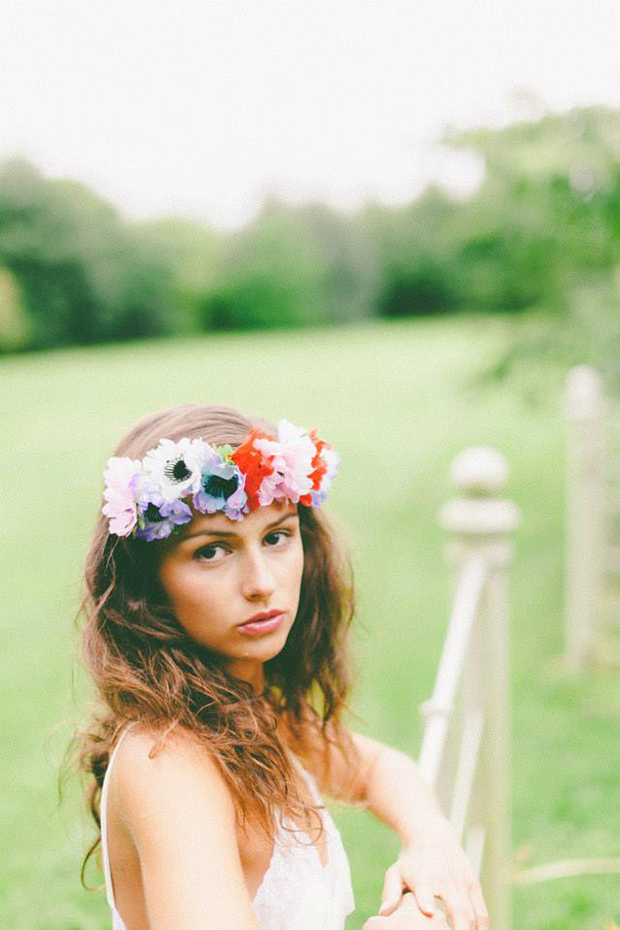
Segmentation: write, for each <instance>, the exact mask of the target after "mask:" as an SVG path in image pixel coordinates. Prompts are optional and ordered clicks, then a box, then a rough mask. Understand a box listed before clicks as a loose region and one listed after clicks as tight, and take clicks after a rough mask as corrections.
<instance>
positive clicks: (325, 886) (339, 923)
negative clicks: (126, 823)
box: [101, 724, 355, 930]
mask: <svg viewBox="0 0 620 930" xmlns="http://www.w3.org/2000/svg"><path fill="white" fill-rule="evenodd" d="M131 726H133V724H129V726H128V727H126V728H125V730H124V731H123V733H122V734H121V736H120V738H119V740H118V742H117V744H116V746H115V747H114V751H113V752H112V755H111V757H110V762H109V765H108V768H107V771H106V773H105V778H104V780H103V788H102V792H101V856H102V861H103V873H104V877H105V887H106V897H107V899H108V903H109V905H110V908H111V910H112V926H113V930H127V928H126V926H125V924H124V923H123V919H122V917H121V915H120V914H119V912H118V911H117V909H116V905H115V903H114V891H113V889H112V876H111V874H110V862H109V859H108V848H107V817H106V811H107V798H108V784H109V775H110V771H111V769H112V765H113V763H114V757H115V756H116V753H117V752H118V748H119V746H120V744H121V740H122V739H123V737H124V735H125V733H126V732H127V730H128V729H130V727H131ZM290 755H291V759H292V760H293V762H294V764H295V765H296V766H297V768H298V770H299V771H300V773H301V774H302V776H303V777H304V778H305V780H306V783H307V785H308V789H309V791H310V793H311V795H312V797H313V800H314V802H315V803H317V804H322V801H321V797H320V794H319V790H318V788H317V785H316V782H315V780H314V778H313V777H312V775H311V774H310V772H308V771H306V769H305V768H304V767H303V766H302V764H301V762H300V761H299V759H298V758H297V757H296V756H294V755H293V754H292V753H290ZM322 813H323V822H324V824H325V836H326V844H327V865H325V866H323V864H322V863H321V859H320V856H319V852H318V850H317V848H316V846H314V845H310V838H309V837H308V834H307V833H304V832H302V831H299V830H297V833H296V834H293V833H288V832H287V831H286V830H284V829H282V828H281V827H278V831H277V834H276V837H275V843H274V848H273V854H272V857H271V861H270V863H269V867H268V869H267V871H266V873H265V876H264V878H263V880H262V882H261V885H260V887H259V889H258V891H257V892H256V894H255V895H254V897H253V898H252V907H253V908H254V913H255V914H256V916H257V918H258V921H259V923H260V926H261V930H344V925H345V917H346V916H347V914H350V913H351V912H352V911H353V910H354V909H355V900H354V897H353V888H352V886H351V872H350V869H349V860H348V859H347V854H346V852H345V850H344V847H343V845H342V840H341V838H340V833H339V832H338V828H337V827H336V824H335V823H334V821H333V818H332V817H331V815H330V813H329V811H328V810H327V809H326V808H324V809H323V811H322ZM284 825H285V826H288V827H295V825H294V823H293V822H292V821H291V820H289V819H287V818H284ZM297 836H299V837H300V839H301V842H297V839H296V837H297Z"/></svg>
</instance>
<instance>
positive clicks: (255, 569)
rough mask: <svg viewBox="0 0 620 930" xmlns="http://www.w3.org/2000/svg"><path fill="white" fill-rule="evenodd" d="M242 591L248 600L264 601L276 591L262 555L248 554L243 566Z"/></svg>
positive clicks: (266, 562) (271, 575)
mask: <svg viewBox="0 0 620 930" xmlns="http://www.w3.org/2000/svg"><path fill="white" fill-rule="evenodd" d="M242 571H243V578H242V590H243V596H244V597H246V598H247V599H248V600H265V601H267V600H268V598H270V597H271V595H272V594H273V592H274V591H275V589H276V582H275V579H274V577H273V574H272V572H271V570H270V568H269V565H268V560H267V558H266V557H265V556H264V555H263V554H258V553H249V554H248V557H247V559H246V560H245V564H244V566H243V569H242Z"/></svg>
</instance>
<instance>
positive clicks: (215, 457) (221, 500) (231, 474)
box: [194, 450, 247, 520]
mask: <svg viewBox="0 0 620 930" xmlns="http://www.w3.org/2000/svg"><path fill="white" fill-rule="evenodd" d="M246 504H247V495H246V493H245V476H244V475H243V473H242V472H241V471H240V470H239V468H238V467H237V465H235V463H234V462H231V461H228V460H226V459H223V458H222V456H221V455H220V453H219V452H216V451H215V450H209V451H208V453H207V454H206V455H205V457H204V460H203V463H202V476H201V479H200V490H199V491H198V492H197V493H196V494H194V507H195V508H196V510H199V511H200V513H217V512H218V511H219V510H221V511H223V512H224V513H225V514H226V516H227V517H228V518H229V519H230V520H240V519H241V518H242V516H243V514H244V512H246Z"/></svg>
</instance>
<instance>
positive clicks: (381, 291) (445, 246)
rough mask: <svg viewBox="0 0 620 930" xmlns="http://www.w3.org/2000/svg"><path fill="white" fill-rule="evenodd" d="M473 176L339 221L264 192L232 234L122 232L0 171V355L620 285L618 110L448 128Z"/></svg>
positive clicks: (612, 290)
mask: <svg viewBox="0 0 620 930" xmlns="http://www.w3.org/2000/svg"><path fill="white" fill-rule="evenodd" d="M443 143H444V144H445V145H449V146H452V147H454V148H455V149H462V150H466V151H471V152H474V153H476V154H477V155H478V156H479V158H481V159H483V161H484V165H485V173H484V178H483V181H482V183H481V185H480V187H479V188H478V190H477V191H476V193H475V194H473V195H472V196H470V197H468V198H466V199H455V198H453V197H450V196H449V195H448V194H447V193H446V192H445V191H443V190H442V189H441V188H440V187H437V186H429V187H427V189H426V190H425V191H424V192H423V194H422V195H421V196H420V197H418V198H417V199H416V200H414V201H413V202H411V203H409V204H407V205H406V206H403V207H400V208H390V207H387V206H383V205H380V204H377V203H367V204H366V205H365V206H364V207H363V208H362V209H360V210H359V211H358V212H357V213H356V214H355V215H353V216H351V215H347V216H344V215H342V214H340V213H338V212H336V211H335V210H333V209H330V208H329V207H328V206H326V205H325V204H322V203H308V204H304V205H302V206H292V205H287V204H284V203H282V202H280V201H278V200H277V199H276V198H274V197H269V198H267V199H266V200H265V202H264V204H263V207H262V209H261V211H260V213H259V214H258V215H257V217H256V218H255V219H254V220H253V221H252V222H251V223H249V224H248V225H247V226H245V227H244V228H243V229H240V230H238V231H235V232H234V233H230V234H222V233H216V232H215V231H213V230H211V229H209V228H207V227H206V226H205V225H202V224H200V223H197V222H194V221H190V220H187V219H183V218H175V217H173V218H169V219H159V220H151V221H146V222H130V221H129V220H127V219H126V218H124V217H123V216H122V215H121V214H120V213H119V212H118V211H117V210H116V209H115V208H114V207H113V206H112V205H111V204H109V203H108V202H106V201H105V200H103V199H102V198H101V197H99V196H98V195H97V194H95V193H94V192H93V191H92V190H90V189H89V188H88V187H87V186H85V185H84V184H81V183H78V182H76V181H71V180H64V179H63V180H59V179H50V178H45V177H44V176H43V175H42V174H41V172H40V171H38V170H37V168H36V167H35V166H33V165H32V164H30V163H29V162H28V161H26V160H23V159H12V160H10V161H7V162H5V163H4V164H3V165H2V166H0V351H3V352H9V351H19V350H27V349H45V348H52V347H57V346H68V345H76V344H82V345H83V344H89V343H96V342H106V341H117V340H129V339H138V338H142V337H149V336H160V335H167V334H189V333H197V332H209V331H216V330H234V329H250V328H273V327H299V326H318V325H328V324H333V323H339V324H343V323H347V322H350V321H354V320H359V319H363V318H368V317H373V316H374V317H392V318H393V317H407V316H415V315H428V314H445V313H455V312H468V311H480V310H482V311H491V312H497V313H518V312H522V311H524V310H529V309H532V308H535V309H539V310H542V311H544V312H548V313H550V314H553V315H555V316H562V315H564V316H565V315H566V314H567V313H570V312H571V308H573V310H574V308H575V306H577V305H578V303H579V295H580V294H583V292H584V288H585V289H588V288H589V289H590V292H591V291H592V289H594V290H595V291H596V293H597V294H599V295H603V296H602V298H601V299H602V300H603V301H605V300H606V299H607V298H609V300H610V301H612V300H614V299H617V295H618V292H619V290H620V112H618V111H614V110H610V109H608V108H603V107H590V108H579V109H574V110H572V111H570V112H568V113H564V114H550V113H549V114H546V115H544V116H543V117H541V118H540V119H537V120H532V121H529V122H520V123H515V124H512V125H509V126H506V127H504V128H500V129H488V128H487V129H478V130H472V131H468V132H461V133H458V134H456V133H446V135H445V137H444V139H443Z"/></svg>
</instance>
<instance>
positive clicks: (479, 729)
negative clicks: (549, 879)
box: [420, 447, 519, 930]
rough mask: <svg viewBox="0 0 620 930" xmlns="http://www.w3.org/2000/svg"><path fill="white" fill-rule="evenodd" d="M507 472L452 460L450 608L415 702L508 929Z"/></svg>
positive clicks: (494, 456)
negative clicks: (426, 685) (438, 651)
mask: <svg viewBox="0 0 620 930" xmlns="http://www.w3.org/2000/svg"><path fill="white" fill-rule="evenodd" d="M506 477H507V465H506V462H505V459H504V458H503V456H502V455H501V454H500V453H499V452H497V451H495V450H494V449H489V448H485V447H482V448H476V449H467V450H465V451H464V452H462V453H461V454H460V455H459V456H458V457H457V458H456V459H455V461H454V463H453V465H452V480H453V482H454V484H455V485H456V487H457V489H458V491H459V496H458V497H456V498H454V499H453V500H451V501H449V502H448V504H447V505H446V506H445V507H444V509H443V510H442V512H441V517H440V519H441V524H442V526H443V528H444V529H445V530H447V532H448V533H449V534H450V541H449V544H448V547H447V558H448V560H449V561H450V563H451V565H452V568H453V607H452V611H451V615H450V620H449V625H448V632H447V635H446V639H445V642H444V647H443V651H442V655H441V660H440V663H439V669H438V673H437V678H436V681H435V687H434V690H433V696H432V698H431V700H430V701H427V702H426V703H425V704H423V705H422V708H421V710H422V713H423V715H424V717H425V727H424V736H423V741H422V749H421V753H420V768H421V771H422V773H423V775H424V776H425V778H426V779H427V781H428V782H429V783H430V784H431V785H432V786H433V787H434V788H435V790H436V791H437V793H438V795H439V798H440V801H441V802H442V805H443V807H444V810H445V812H446V813H447V814H448V815H449V817H450V819H451V820H452V822H453V824H454V825H455V826H456V828H457V830H458V833H459V836H460V837H461V840H462V842H463V843H464V845H465V848H466V849H467V851H468V853H469V855H470V857H471V859H472V861H473V862H474V864H475V865H476V867H477V868H478V870H479V872H480V874H481V883H482V887H483V889H484V893H485V898H486V901H487V904H488V907H489V913H490V921H491V926H492V927H493V928H494V930H510V928H511V905H510V900H511V891H510V888H511V883H512V874H511V869H512V856H511V839H510V811H509V804H510V800H509V785H510V721H509V677H510V671H509V636H508V611H507V604H506V574H507V569H508V567H509V564H510V561H511V557H512V546H511V542H510V535H511V533H512V531H513V530H514V528H515V527H516V525H517V523H518V519H519V517H518V511H517V508H516V507H515V505H514V504H513V503H512V502H511V501H508V500H504V499H502V498H501V497H500V493H501V491H502V488H503V486H504V484H505V481H506Z"/></svg>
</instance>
